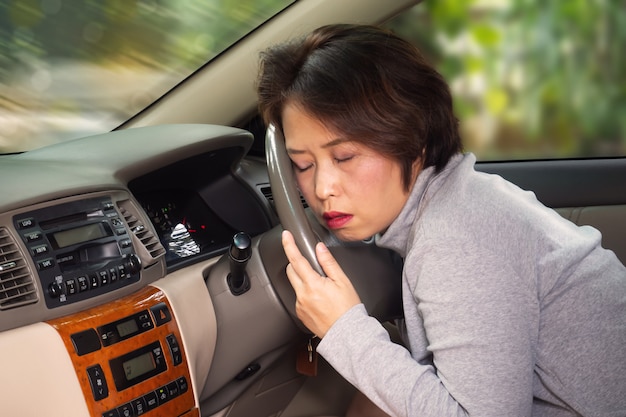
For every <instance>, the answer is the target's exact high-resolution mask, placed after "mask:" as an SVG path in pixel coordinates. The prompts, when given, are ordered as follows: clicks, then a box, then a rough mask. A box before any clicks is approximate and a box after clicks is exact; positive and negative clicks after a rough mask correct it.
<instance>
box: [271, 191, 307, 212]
mask: <svg viewBox="0 0 626 417" xmlns="http://www.w3.org/2000/svg"><path fill="white" fill-rule="evenodd" d="M260 189H261V192H262V193H263V195H264V196H265V198H266V199H267V201H269V203H270V204H271V205H272V207H274V196H273V195H272V187H270V186H265V187H261V188H260ZM300 201H301V202H302V207H304V208H307V207H309V205H308V204H307V203H306V200H305V199H304V197H302V194H300Z"/></svg>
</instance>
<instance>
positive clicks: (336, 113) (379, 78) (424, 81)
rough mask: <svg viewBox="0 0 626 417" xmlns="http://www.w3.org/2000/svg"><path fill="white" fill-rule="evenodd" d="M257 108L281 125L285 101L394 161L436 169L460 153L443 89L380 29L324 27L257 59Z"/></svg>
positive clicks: (410, 49) (401, 43)
mask: <svg viewBox="0 0 626 417" xmlns="http://www.w3.org/2000/svg"><path fill="white" fill-rule="evenodd" d="M257 92H258V97H259V109H260V111H261V114H262V116H263V119H264V121H265V123H266V124H269V123H274V124H275V125H277V126H278V127H281V128H282V112H283V109H284V107H285V104H286V103H287V102H292V103H296V104H297V105H299V106H301V107H302V108H303V110H305V111H306V112H308V113H309V114H310V115H312V116H313V117H315V118H317V119H319V120H320V121H322V122H323V123H324V124H326V125H328V126H329V127H330V128H332V129H333V130H335V131H337V132H338V133H341V134H343V135H346V137H347V138H349V139H350V140H353V141H355V142H359V143H361V144H363V145H365V146H368V147H370V148H371V149H374V150H375V151H377V152H380V153H381V154H383V155H385V156H387V157H389V158H391V159H393V160H396V161H398V162H399V163H400V166H401V167H402V174H403V181H404V185H405V188H408V186H409V184H410V180H411V169H412V165H413V162H414V161H415V160H417V159H418V158H421V159H422V164H423V168H427V167H429V166H434V167H435V169H436V170H437V171H439V170H441V169H442V168H443V167H444V166H445V165H446V164H447V163H448V160H449V159H450V157H451V156H452V155H454V154H455V153H457V152H459V151H460V150H461V140H460V136H459V132H458V120H457V118H456V117H455V116H454V113H453V106H452V96H451V94H450V89H449V87H448V85H447V83H446V82H445V80H444V79H443V78H442V76H441V75H440V74H439V73H438V72H437V71H435V69H434V68H433V67H432V66H430V65H429V64H428V63H427V62H426V60H425V59H424V58H423V56H422V55H421V53H420V52H419V50H418V49H417V48H416V47H414V46H413V45H412V44H411V43H409V42H407V41H405V40H404V39H402V38H400V37H398V36H396V35H394V34H393V33H391V32H388V31H386V30H384V29H382V28H379V27H375V26H368V25H348V24H339V25H329V26H323V27H321V28H319V29H316V30H314V31H313V32H312V33H310V34H309V35H307V36H305V37H304V38H300V39H296V40H293V41H290V42H287V43H284V44H280V45H277V46H273V47H271V48H269V49H267V50H265V51H264V52H262V54H261V67H260V74H259V78H258V80H257Z"/></svg>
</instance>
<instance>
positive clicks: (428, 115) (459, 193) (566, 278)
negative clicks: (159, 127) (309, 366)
mask: <svg viewBox="0 0 626 417" xmlns="http://www.w3.org/2000/svg"><path fill="white" fill-rule="evenodd" d="M258 94H259V102H260V109H261V112H262V114H263V117H264V119H265V121H266V122H267V123H270V122H271V123H274V124H275V125H277V126H279V127H280V128H282V130H283V133H284V136H285V142H286V147H287V150H288V154H289V157H290V158H291V160H292V162H293V167H294V172H295V175H296V180H297V183H298V186H299V188H300V190H301V192H302V194H303V195H304V197H305V199H306V200H307V202H308V204H309V206H310V207H311V209H312V210H313V212H314V213H315V214H316V216H317V218H318V219H319V221H320V222H321V223H322V224H324V225H325V226H326V227H328V228H329V229H330V230H332V231H333V232H334V234H335V235H336V236H337V237H339V238H340V239H342V240H346V241H351V240H360V239H366V238H369V237H372V236H375V241H376V244H377V245H379V246H381V247H386V248H390V249H393V250H394V251H396V252H397V253H399V254H400V255H401V256H402V257H403V258H404V268H403V308H404V319H405V327H406V328H405V329H404V330H405V331H404V336H405V339H406V346H407V347H406V348H405V347H403V346H400V345H398V344H394V343H392V342H391V341H390V340H389V337H388V334H387V332H386V331H385V329H384V328H383V327H382V326H381V324H380V323H378V321H376V320H375V319H373V318H371V317H369V316H368V314H367V312H366V311H365V308H364V307H363V305H362V304H361V303H360V300H359V297H358V294H357V293H356V292H355V290H354V288H353V287H352V285H351V283H350V280H349V279H348V278H347V277H346V276H345V274H344V273H343V271H342V270H341V268H340V266H339V265H338V264H337V263H336V262H335V260H334V259H333V257H332V255H331V254H330V253H329V252H328V250H327V249H326V248H325V247H324V245H323V244H319V245H318V246H317V248H316V253H317V257H318V260H319V262H320V264H321V266H322V267H323V269H324V271H325V272H326V275H327V276H328V278H323V277H321V276H319V275H318V274H317V273H316V272H314V270H313V269H312V268H311V267H310V265H309V264H308V262H307V261H306V260H305V259H304V258H303V257H302V255H301V254H300V252H299V251H298V249H297V247H296V245H295V243H294V240H293V237H292V236H291V234H290V233H289V232H288V231H286V232H284V234H283V246H284V249H285V253H286V254H287V257H288V259H289V262H290V263H289V265H288V266H287V275H288V277H289V280H290V282H291V284H292V286H293V288H294V290H295V292H296V296H297V303H296V311H297V313H298V317H299V318H300V319H301V320H302V321H303V323H304V324H305V325H306V326H307V327H308V328H309V329H310V330H311V331H312V332H313V333H315V334H316V335H318V336H319V337H320V338H321V342H320V344H319V346H318V352H319V353H320V354H322V355H323V356H324V357H325V359H327V360H328V362H329V363H330V364H331V365H332V366H333V367H334V368H335V369H336V370H337V371H338V372H339V373H340V374H342V375H343V376H344V377H345V378H346V379H347V380H348V381H350V382H351V383H352V384H354V385H355V386H356V387H357V388H358V389H359V390H360V391H361V392H362V393H364V394H365V395H366V396H367V397H368V398H369V399H371V401H372V402H373V403H375V404H376V405H377V406H378V407H380V408H381V409H382V410H383V411H384V412H386V413H388V414H390V415H393V416H438V417H442V416H457V415H477V416H530V415H532V416H570V415H593V416H600V415H602V416H605V415H606V416H625V415H626V395H624V393H626V268H624V266H623V265H622V264H621V263H620V262H619V261H618V259H617V258H616V256H615V255H614V254H613V252H611V251H608V250H605V249H603V248H602V247H601V244H600V241H601V236H600V233H599V232H598V231H597V230H595V229H593V228H591V227H577V226H576V225H574V224H573V223H571V222H569V221H567V220H564V219H563V218H561V217H560V216H559V215H558V214H556V213H555V212H554V211H553V210H551V209H549V208H546V207H545V206H543V205H542V204H541V203H539V202H538V201H537V200H536V199H535V196H534V195H533V194H532V193H530V192H526V191H523V190H521V189H519V188H518V187H516V186H515V185H513V184H511V183H509V182H507V181H505V180H503V179H502V178H500V177H498V176H494V175H488V174H484V173H478V172H476V171H475V170H474V163H475V158H474V156H473V155H472V154H464V153H462V152H461V149H462V146H461V140H460V137H459V133H458V123H457V120H456V118H455V116H454V114H453V110H452V98H451V95H450V91H449V88H448V86H447V84H446V83H445V81H444V80H443V79H442V77H441V76H440V75H439V74H438V73H437V72H436V71H435V70H434V69H433V68H432V67H431V66H430V65H428V64H427V63H426V61H425V60H424V59H423V58H422V56H421V55H420V53H419V52H418V51H417V50H416V49H415V48H414V47H413V46H412V45H411V44H410V43H408V42H406V41H404V40H402V39H400V38H398V37H396V36H395V35H393V34H391V33H388V32H386V31H384V30H382V29H379V28H376V27H371V26H358V25H332V26H326V27H322V28H320V29H317V30H315V31H314V32H312V33H311V34H310V35H308V36H307V37H305V38H303V39H298V40H295V41H292V42H289V43H286V44H282V45H278V46H275V47H272V48H270V49H268V50H267V51H265V52H264V53H263V55H262V60H261V72H260V76H259V80H258ZM381 279H384V277H381Z"/></svg>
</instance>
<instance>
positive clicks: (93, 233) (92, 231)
mask: <svg viewBox="0 0 626 417" xmlns="http://www.w3.org/2000/svg"><path fill="white" fill-rule="evenodd" d="M105 236H109V234H108V233H107V231H106V230H105V228H104V226H103V224H102V223H91V224H87V225H85V226H80V227H76V228H74V229H68V230H63V231H61V232H56V233H53V234H52V237H53V238H54V241H55V242H56V244H57V247H58V248H59V249H61V248H65V247H67V246H72V245H75V244H77V243H83V242H89V241H90V240H95V239H100V238H101V237H105Z"/></svg>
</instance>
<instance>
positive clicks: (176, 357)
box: [165, 334, 183, 365]
mask: <svg viewBox="0 0 626 417" xmlns="http://www.w3.org/2000/svg"><path fill="white" fill-rule="evenodd" d="M165 340H167V345H168V346H169V348H170V354H171V355H172V362H174V365H180V364H181V363H183V354H182V352H181V351H180V346H179V345H178V340H176V336H174V335H173V334H170V335H167V336H166V337H165Z"/></svg>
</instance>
